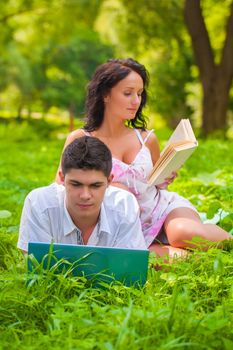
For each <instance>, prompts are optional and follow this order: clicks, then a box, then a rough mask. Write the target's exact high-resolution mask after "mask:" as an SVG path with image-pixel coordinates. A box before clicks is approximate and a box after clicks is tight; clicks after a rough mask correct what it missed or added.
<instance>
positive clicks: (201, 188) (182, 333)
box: [0, 122, 233, 350]
mask: <svg viewBox="0 0 233 350" xmlns="http://www.w3.org/2000/svg"><path fill="white" fill-rule="evenodd" d="M37 125H38V126H35V125H34V124H33V125H27V124H26V123H23V124H21V125H19V124H16V123H12V124H9V125H0V138H1V143H0V153H1V157H0V210H7V211H9V212H10V213H11V216H9V217H2V218H1V216H0V349H7V350H8V349H39V348H47V349H54V350H55V349H70V350H71V349H101V350H102V349H104V350H105V349H106V350H112V349H119V350H120V349H122V350H123V349H124V350H125V349H136V350H137V349H138V350H139V349H161V350H162V349H163V350H165V349H166V350H167V349H227V350H228V349H229V350H230V349H232V348H233V249H231V247H230V245H226V246H225V248H224V249H223V250H220V249H216V248H212V249H210V250H209V251H208V252H205V253H203V252H199V251H194V252H193V253H191V254H190V255H188V257H186V258H183V259H177V260H176V261H174V263H173V264H171V265H169V266H166V265H163V263H162V262H160V263H161V264H162V269H161V270H159V271H156V270H154V269H153V268H151V267H150V268H149V274H148V281H147V283H146V285H145V286H144V288H142V289H136V288H129V287H125V286H123V285H121V284H117V285H111V286H108V287H106V288H105V289H96V288H92V287H91V286H90V285H89V284H88V282H87V281H86V280H85V279H84V278H79V279H78V278H75V277H72V276H69V277H66V276H65V275H62V274H60V275H56V274H53V272H52V271H48V272H44V273H41V274H39V275H37V276H35V277H34V278H33V279H32V280H30V282H29V283H27V273H26V262H25V261H24V258H23V257H22V255H21V253H19V252H18V251H17V249H16V242H17V236H18V228H19V226H18V225H19V219H20V214H21V210H22V206H23V201H24V198H25V196H26V194H27V193H28V192H29V191H30V190H31V189H33V188H35V187H39V186H44V185H47V184H49V183H50V182H52V181H53V179H54V176H55V172H56V169H57V165H58V162H59V157H60V153H61V150H62V147H63V143H64V140H61V139H59V138H57V135H58V133H61V132H63V131H64V129H61V130H60V129H59V130H58V131H57V129H55V128H54V127H53V125H50V124H48V125H47V124H46V123H41V122H38V124H37ZM2 140H3V141H2ZM231 143H232V142H230V141H222V140H221V141H219V140H207V141H202V140H201V141H200V146H199V149H198V150H197V151H196V152H195V153H194V155H193V156H192V157H191V158H190V159H189V160H188V162H187V163H186V165H185V167H184V168H182V169H181V171H180V173H179V177H178V178H177V179H176V181H175V182H174V183H173V185H172V186H171V189H172V190H175V191H178V192H179V193H180V194H182V195H184V196H185V197H187V198H189V199H190V200H191V201H192V202H193V203H194V204H195V205H196V206H197V208H198V209H199V210H200V211H203V212H206V213H207V214H208V216H209V217H211V216H213V214H214V213H215V212H216V211H217V210H218V208H220V207H221V208H222V209H224V211H226V212H228V213H229V214H228V215H227V216H226V217H225V218H224V219H223V220H221V222H220V225H221V226H222V227H224V228H225V229H228V230H230V229H231V228H232V226H233V216H232V202H233V201H232V199H233V186H232V183H233V181H232V180H233V175H232V174H233V169H232V164H233V154H232V151H231V146H232V145H231ZM3 216H4V215H3ZM6 216H7V215H6ZM156 262H159V261H158V259H156V257H153V256H151V263H156Z"/></svg>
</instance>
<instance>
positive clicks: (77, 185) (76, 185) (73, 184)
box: [72, 183, 81, 187]
mask: <svg viewBox="0 0 233 350" xmlns="http://www.w3.org/2000/svg"><path fill="white" fill-rule="evenodd" d="M72 186H74V187H80V186H81V184H77V183H72Z"/></svg>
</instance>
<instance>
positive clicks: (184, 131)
mask: <svg viewBox="0 0 233 350" xmlns="http://www.w3.org/2000/svg"><path fill="white" fill-rule="evenodd" d="M177 141H192V142H197V140H196V137H195V135H194V132H193V129H192V126H191V123H190V121H189V119H181V121H180V122H179V124H178V125H177V127H176V128H175V130H174V132H173V133H172V135H171V137H170V138H169V140H168V141H167V143H166V145H165V147H164V149H163V151H162V152H161V156H162V155H163V153H164V152H165V150H166V148H167V147H168V146H169V145H171V144H172V143H174V142H177Z"/></svg>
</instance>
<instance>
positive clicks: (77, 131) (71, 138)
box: [66, 129, 85, 144]
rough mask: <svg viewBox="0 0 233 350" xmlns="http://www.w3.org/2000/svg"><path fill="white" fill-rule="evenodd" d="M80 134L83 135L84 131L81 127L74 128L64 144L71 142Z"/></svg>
mask: <svg viewBox="0 0 233 350" xmlns="http://www.w3.org/2000/svg"><path fill="white" fill-rule="evenodd" d="M81 136H85V133H84V130H83V129H76V130H74V131H72V132H71V133H69V135H68V136H67V139H66V144H68V143H71V142H72V141H74V140H75V139H77V138H79V137H81Z"/></svg>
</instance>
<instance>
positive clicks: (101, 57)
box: [42, 29, 112, 131]
mask: <svg viewBox="0 0 233 350" xmlns="http://www.w3.org/2000/svg"><path fill="white" fill-rule="evenodd" d="M43 56H44V57H43V58H42V61H43V62H44V73H45V79H44V80H45V86H44V91H43V94H42V99H43V102H44V105H45V106H46V109H48V108H49V107H51V106H57V107H59V108H62V109H65V110H68V111H69V117H70V131H71V130H72V129H73V126H74V116H75V114H76V115H77V114H78V113H79V114H80V113H83V111H84V102H85V95H86V91H85V87H86V85H87V83H88V81H89V80H90V78H91V75H92V74H93V72H94V70H95V68H96V66H97V65H99V64H100V63H102V62H104V61H106V59H107V58H109V57H111V56H112V50H111V48H110V47H108V46H106V45H104V44H102V43H101V42H100V40H99V36H98V35H97V34H96V33H94V32H93V31H91V30H87V29H86V30H85V31H84V30H83V31H82V33H81V32H80V33H79V36H76V37H75V38H71V39H70V41H69V42H67V43H66V44H58V43H54V42H52V43H50V44H49V45H48V47H47V48H46V50H45V52H44V55H43Z"/></svg>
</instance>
